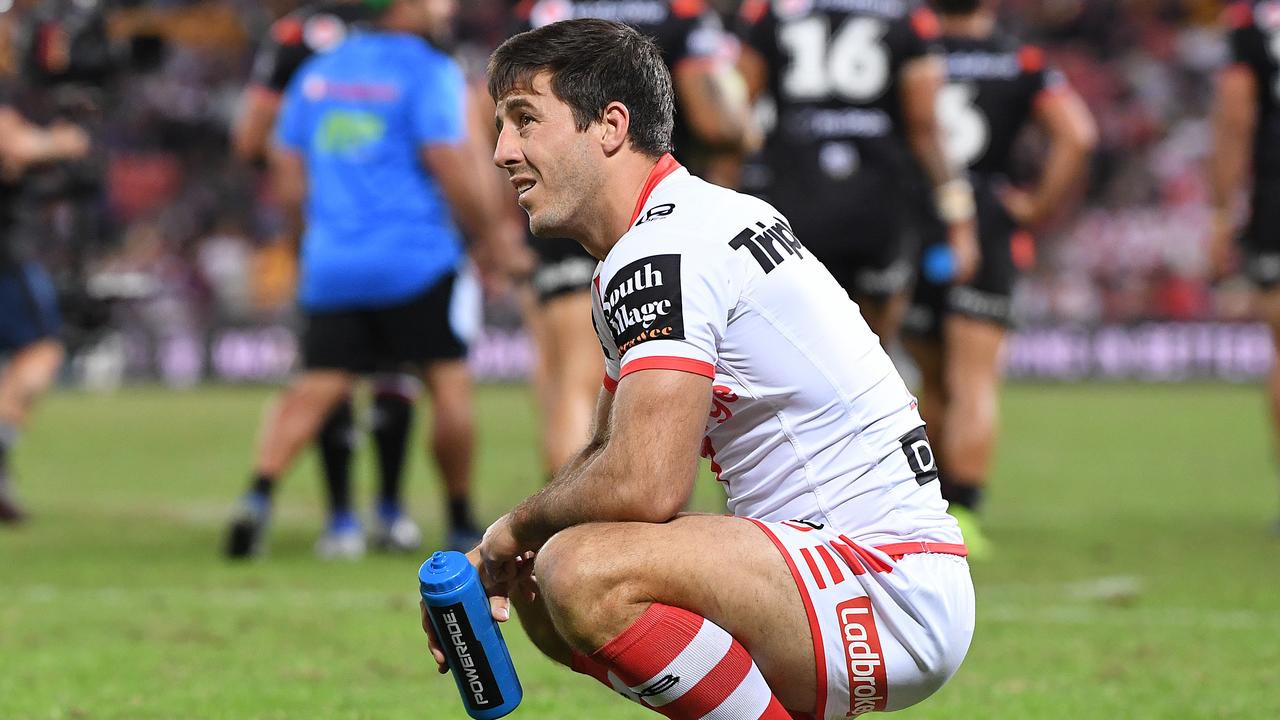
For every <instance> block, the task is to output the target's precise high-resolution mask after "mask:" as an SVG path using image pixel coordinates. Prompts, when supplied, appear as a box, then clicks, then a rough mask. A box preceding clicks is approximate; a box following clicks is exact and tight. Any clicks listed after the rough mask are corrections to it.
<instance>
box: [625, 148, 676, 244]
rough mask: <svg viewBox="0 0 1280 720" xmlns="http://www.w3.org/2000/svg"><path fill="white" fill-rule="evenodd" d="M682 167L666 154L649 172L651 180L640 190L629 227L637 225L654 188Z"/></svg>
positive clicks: (645, 182)
mask: <svg viewBox="0 0 1280 720" xmlns="http://www.w3.org/2000/svg"><path fill="white" fill-rule="evenodd" d="M681 167H683V166H682V165H681V164H680V163H679V162H677V161H676V159H675V157H674V156H673V155H672V154H671V153H666V154H664V155H663V156H662V157H661V158H660V159H659V160H658V164H657V165H654V166H653V170H651V171H649V179H648V180H645V181H644V188H643V189H641V190H640V198H639V199H638V200H636V207H635V209H634V210H632V211H631V222H629V223H627V225H628V227H630V226H632V225H635V224H636V218H638V217H640V211H641V210H643V209H644V204H645V203H646V202H649V196H650V195H652V194H653V190H654V188H656V187H658V183H660V182H662V181H663V180H665V179H666V178H667V176H668V175H670V174H671V173H673V172H675V171H677V170H679V169H680V168H681Z"/></svg>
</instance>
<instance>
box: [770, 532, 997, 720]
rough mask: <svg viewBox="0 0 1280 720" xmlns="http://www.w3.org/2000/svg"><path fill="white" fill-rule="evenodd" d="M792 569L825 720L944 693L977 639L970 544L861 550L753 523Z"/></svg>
mask: <svg viewBox="0 0 1280 720" xmlns="http://www.w3.org/2000/svg"><path fill="white" fill-rule="evenodd" d="M751 521H752V522H754V523H755V524H756V525H757V526H758V527H759V528H760V529H761V530H763V531H764V532H765V534H767V535H768V536H769V538H770V539H771V540H772V541H773V543H774V545H775V546H776V547H777V548H778V550H779V552H781V553H782V556H783V558H785V559H786V561H787V566H788V567H790V569H791V575H792V577H793V578H795V581H796V585H797V587H798V588H799V590H800V597H801V598H802V599H803V600H804V605H805V611H806V613H808V616H809V630H810V632H811V634H812V636H813V644H814V656H815V657H814V660H815V663H816V666H817V676H818V687H817V697H818V706H817V712H816V713H815V717H816V718H817V719H818V720H830V719H832V718H845V717H856V716H858V715H861V714H863V713H867V712H873V711H893V710H901V709H903V708H905V707H909V706H911V705H914V704H915V703H918V702H920V701H921V700H924V699H925V698H927V697H929V696H930V695H932V694H933V693H935V692H937V691H938V690H939V689H940V688H941V687H942V686H943V685H944V684H946V682H947V680H949V679H951V676H952V675H954V674H955V672H956V670H957V669H959V667H960V662H961V660H963V659H964V656H965V653H966V652H968V650H969V641H970V640H971V639H972V638H973V625H974V596H973V582H972V580H971V579H970V577H969V565H968V561H966V560H965V555H966V554H967V551H966V550H965V547H964V546H963V545H958V544H951V543H934V542H903V543H894V544H889V545H879V546H875V547H871V546H864V545H860V544H858V543H857V542H855V541H853V540H850V539H849V538H848V537H846V536H845V535H844V534H842V533H841V532H840V531H839V530H837V529H834V528H831V527H829V526H822V525H814V524H810V523H800V522H765V521H761V520H754V519H752V520H751Z"/></svg>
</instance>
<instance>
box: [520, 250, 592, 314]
mask: <svg viewBox="0 0 1280 720" xmlns="http://www.w3.org/2000/svg"><path fill="white" fill-rule="evenodd" d="M529 246H530V247H531V248H533V251H534V253H536V254H537V256H538V266H537V267H536V268H535V269H534V271H533V290H534V292H535V293H537V295H538V302H540V303H545V302H547V301H549V300H554V299H555V298H557V297H560V296H561V295H569V294H572V293H576V292H587V291H589V290H590V289H591V278H592V277H593V276H594V275H595V272H596V265H597V261H596V259H595V258H593V257H591V254H590V253H588V252H587V251H586V250H584V249H583V248H582V246H581V245H579V244H578V243H577V242H575V241H573V240H543V239H541V238H535V237H533V236H529Z"/></svg>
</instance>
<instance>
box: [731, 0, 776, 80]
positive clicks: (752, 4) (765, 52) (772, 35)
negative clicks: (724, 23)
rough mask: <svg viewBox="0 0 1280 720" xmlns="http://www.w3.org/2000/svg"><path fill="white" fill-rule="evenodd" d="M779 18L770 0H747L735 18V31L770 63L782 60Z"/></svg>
mask: <svg viewBox="0 0 1280 720" xmlns="http://www.w3.org/2000/svg"><path fill="white" fill-rule="evenodd" d="M777 26H778V18H777V16H776V15H774V13H773V7H772V6H770V5H769V0H745V1H744V2H743V3H742V5H741V6H740V7H739V8H738V15H737V17H736V18H735V19H734V25H733V33H734V34H735V35H737V37H738V40H739V41H741V42H742V44H743V45H744V46H746V47H749V48H751V49H752V50H755V51H756V52H757V53H759V54H760V55H761V56H762V57H763V58H764V60H765V62H766V63H768V64H769V66H770V67H776V66H777V64H778V63H779V62H780V53H779V50H778V35H777Z"/></svg>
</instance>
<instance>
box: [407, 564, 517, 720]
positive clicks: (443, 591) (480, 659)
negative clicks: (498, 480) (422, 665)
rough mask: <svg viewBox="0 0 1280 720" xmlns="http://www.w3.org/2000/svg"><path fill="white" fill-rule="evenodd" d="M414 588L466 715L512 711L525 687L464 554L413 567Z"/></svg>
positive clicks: (488, 719)
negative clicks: (416, 582) (417, 590)
mask: <svg viewBox="0 0 1280 720" xmlns="http://www.w3.org/2000/svg"><path fill="white" fill-rule="evenodd" d="M418 589H419V591H420V592H421V593H422V599H423V601H424V602H426V604H427V615H428V617H430V618H431V627H432V629H434V630H435V633H436V638H437V639H438V640H439V641H440V647H441V649H442V650H444V655H445V658H446V659H447V660H448V662H449V670H450V671H452V673H453V680H454V682H456V683H457V684H458V692H459V693H460V694H461V695H462V704H463V705H464V706H466V709H467V714H468V715H470V716H471V717H473V718H475V719H476V720H493V718H500V717H502V716H504V715H506V714H508V713H510V712H511V711H512V710H515V709H516V706H517V705H519V704H520V700H521V698H523V697H524V691H523V690H522V689H521V688H520V679H519V678H517V677H516V669H515V667H514V666H513V665H512V664H511V654H510V653H509V652H507V644H506V643H505V642H503V640H502V631H501V630H499V629H498V623H497V621H495V620H494V619H493V615H491V614H490V611H489V598H488V596H487V595H486V594H485V591H484V587H483V586H482V585H481V584H480V575H479V573H477V572H476V569H475V568H474V567H472V565H471V561H469V560H467V556H466V555H463V554H462V553H460V552H437V553H435V554H434V555H432V556H431V557H430V558H429V559H428V560H427V561H426V562H424V563H422V567H421V568H419V569H418Z"/></svg>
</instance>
